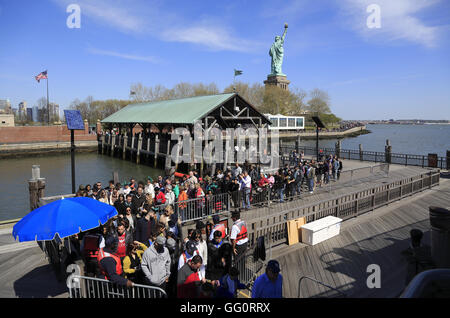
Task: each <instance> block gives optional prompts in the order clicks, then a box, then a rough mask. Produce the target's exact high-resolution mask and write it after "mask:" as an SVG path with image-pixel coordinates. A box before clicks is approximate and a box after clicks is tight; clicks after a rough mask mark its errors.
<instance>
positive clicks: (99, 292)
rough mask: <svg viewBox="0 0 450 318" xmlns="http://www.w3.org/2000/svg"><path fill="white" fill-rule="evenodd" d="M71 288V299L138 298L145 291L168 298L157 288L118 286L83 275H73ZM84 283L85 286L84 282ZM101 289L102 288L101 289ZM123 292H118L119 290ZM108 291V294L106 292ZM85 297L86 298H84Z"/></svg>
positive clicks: (70, 281) (135, 285) (70, 279)
mask: <svg viewBox="0 0 450 318" xmlns="http://www.w3.org/2000/svg"><path fill="white" fill-rule="evenodd" d="M68 280H69V283H70V286H72V287H71V288H69V296H70V298H109V296H111V295H112V296H118V297H127V298H136V297H135V296H136V295H138V296H139V295H141V294H142V295H144V294H145V291H151V292H153V293H155V294H156V293H158V294H159V295H160V297H155V298H167V294H166V292H165V291H164V290H163V289H161V288H159V287H156V286H148V285H141V284H134V285H133V287H125V286H117V285H116V284H114V283H112V282H110V281H108V280H106V279H101V278H94V277H86V276H81V275H71V276H70V277H69V278H68ZM83 281H84V284H82V282H83ZM99 287H100V288H99ZM105 287H106V288H105ZM118 288H120V289H122V291H123V292H120V291H119V292H118V291H117V289H118ZM104 290H106V292H104ZM83 296H84V297H83Z"/></svg>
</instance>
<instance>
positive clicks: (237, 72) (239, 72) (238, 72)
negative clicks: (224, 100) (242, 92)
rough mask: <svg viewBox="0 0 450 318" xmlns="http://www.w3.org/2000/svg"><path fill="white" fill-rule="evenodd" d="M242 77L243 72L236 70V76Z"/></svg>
mask: <svg viewBox="0 0 450 318" xmlns="http://www.w3.org/2000/svg"><path fill="white" fill-rule="evenodd" d="M238 75H242V71H240V70H236V69H235V70H234V76H238Z"/></svg>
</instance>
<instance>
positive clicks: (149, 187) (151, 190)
mask: <svg viewBox="0 0 450 318" xmlns="http://www.w3.org/2000/svg"><path fill="white" fill-rule="evenodd" d="M144 193H145V194H151V195H152V198H154V197H155V187H154V186H153V184H152V181H151V179H147V185H146V186H145V187H144Z"/></svg>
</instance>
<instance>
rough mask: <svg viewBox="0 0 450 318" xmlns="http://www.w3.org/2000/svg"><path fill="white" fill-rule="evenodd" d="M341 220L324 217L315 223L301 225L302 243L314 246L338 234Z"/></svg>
mask: <svg viewBox="0 0 450 318" xmlns="http://www.w3.org/2000/svg"><path fill="white" fill-rule="evenodd" d="M341 222H342V219H340V218H337V217H334V216H326V217H324V218H321V219H319V220H317V221H314V222H311V223H307V224H305V225H302V227H301V229H302V242H303V243H305V244H309V245H315V244H317V243H320V242H322V241H325V240H328V239H329V238H331V237H333V236H336V235H338V234H339V232H340V230H341Z"/></svg>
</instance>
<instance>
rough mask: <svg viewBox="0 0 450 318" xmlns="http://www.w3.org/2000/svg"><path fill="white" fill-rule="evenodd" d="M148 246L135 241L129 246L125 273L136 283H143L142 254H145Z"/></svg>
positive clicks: (124, 266)
mask: <svg viewBox="0 0 450 318" xmlns="http://www.w3.org/2000/svg"><path fill="white" fill-rule="evenodd" d="M146 249H147V246H146V245H145V244H143V243H141V242H138V241H134V242H133V243H132V244H128V246H127V255H126V256H125V257H124V259H123V261H122V263H123V266H122V267H123V272H124V274H125V277H126V278H127V279H129V280H131V281H132V282H134V283H137V284H140V283H142V282H143V273H142V270H141V261H142V254H144V252H145V250H146Z"/></svg>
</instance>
